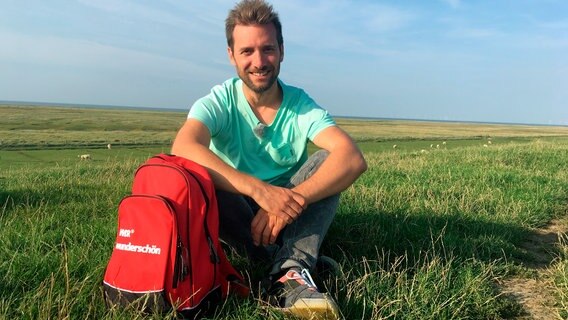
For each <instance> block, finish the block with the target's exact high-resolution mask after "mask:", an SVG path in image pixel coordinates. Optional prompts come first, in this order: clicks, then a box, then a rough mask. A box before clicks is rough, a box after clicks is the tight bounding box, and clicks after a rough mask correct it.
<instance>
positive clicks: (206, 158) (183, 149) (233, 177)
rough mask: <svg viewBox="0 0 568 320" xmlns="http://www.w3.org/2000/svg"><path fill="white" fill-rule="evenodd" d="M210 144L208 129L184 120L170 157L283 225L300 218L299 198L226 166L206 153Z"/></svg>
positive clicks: (212, 155)
mask: <svg viewBox="0 0 568 320" xmlns="http://www.w3.org/2000/svg"><path fill="white" fill-rule="evenodd" d="M210 141H211V134H210V132H209V129H208V128H207V127H206V126H205V125H204V124H203V123H202V122H200V121H198V120H195V119H188V120H187V121H186V122H185V124H184V125H183V126H182V127H181V129H180V130H179V131H178V133H177V136H176V138H175V140H174V143H173V145H172V153H173V154H175V155H178V156H182V157H184V158H187V159H190V160H193V161H195V162H197V163H199V164H201V165H202V166H204V167H205V168H207V171H208V172H209V174H210V175H211V178H212V179H213V183H214V184H215V187H216V188H217V189H221V190H225V191H229V192H233V193H237V194H243V195H246V196H249V197H251V198H253V199H254V200H255V201H256V203H258V205H259V206H260V207H261V208H263V209H265V210H266V212H269V213H271V214H275V215H277V216H278V217H279V218H281V219H283V220H284V221H285V222H286V223H290V222H292V221H293V220H294V219H295V218H296V217H297V216H298V215H299V214H300V212H301V211H302V210H303V208H304V207H305V199H304V198H303V197H302V196H301V195H299V194H298V193H296V192H294V191H292V190H290V189H286V188H280V187H275V186H272V185H270V184H268V183H266V182H264V181H262V180H260V179H257V178H255V177H253V176H251V175H248V174H245V173H242V172H240V171H238V170H236V169H234V168H233V167H231V166H229V165H227V164H226V163H225V162H224V161H223V160H221V159H220V158H219V157H217V155H215V154H214V153H213V152H212V151H211V150H209V142H210Z"/></svg>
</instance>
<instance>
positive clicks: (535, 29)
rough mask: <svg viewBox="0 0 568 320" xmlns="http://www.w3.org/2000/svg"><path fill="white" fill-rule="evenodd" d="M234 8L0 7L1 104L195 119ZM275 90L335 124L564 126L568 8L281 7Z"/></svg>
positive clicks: (218, 1)
mask: <svg viewBox="0 0 568 320" xmlns="http://www.w3.org/2000/svg"><path fill="white" fill-rule="evenodd" d="M234 3H235V1H233V0H230V1H225V0H209V1H182V0H176V1H174V0H161V1H155V0H136V1H135V0H65V1H64V0H50V1H44V0H0V7H1V8H2V10H0V44H1V45H0V100H16V101H38V102H62V103H81V104H102V105H121V106H144V107H164V108H186V109H187V108H189V106H190V105H191V104H192V103H193V102H194V101H195V100H196V99H197V98H199V97H201V96H203V95H205V94H207V93H208V92H209V90H210V88H211V87H212V86H213V85H215V84H219V83H221V82H222V81H224V80H225V79H227V78H229V77H232V76H234V75H235V71H234V69H233V67H232V66H231V65H230V63H229V61H228V59H227V55H226V40H225V36H224V19H225V17H226V14H227V12H228V10H229V9H230V8H231V7H232V6H233V5H234ZM271 3H272V4H273V5H274V7H275V9H276V10H277V11H278V12H279V14H280V18H281V20H282V23H283V32H284V46H285V59H284V62H283V64H282V71H281V74H280V77H281V79H282V80H283V81H285V82H286V83H288V84H291V85H295V86H298V87H302V88H304V89H305V90H306V91H307V92H308V93H309V94H310V95H311V96H312V97H313V98H314V99H315V100H316V101H318V102H319V104H320V105H322V106H323V107H325V108H327V109H328V110H329V111H330V112H331V113H332V114H334V115H349V116H362V117H388V118H412V119H434V120H457V121H458V120H466V121H487V122H514V123H541V124H561V125H568V1H565V0H538V1H536V0H533V1H530V0H491V1H489V0H475V1H474V0H471V1H466V0H420V1H418V0H415V1H378V0H377V1H370V0H369V1H364V0H352V1H343V0H337V1H334V0H309V1H308V0H275V1H272V2H271Z"/></svg>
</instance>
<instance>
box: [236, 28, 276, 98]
mask: <svg viewBox="0 0 568 320" xmlns="http://www.w3.org/2000/svg"><path fill="white" fill-rule="evenodd" d="M228 53H229V59H230V60H231V63H232V64H233V65H234V66H235V67H236V69H237V74H238V75H239V78H241V80H243V82H244V83H245V85H246V86H247V87H248V88H249V89H251V90H252V91H254V92H256V93H263V92H265V91H267V90H268V89H270V88H271V87H272V86H273V85H274V83H275V82H276V79H277V78H278V74H279V73H280V62H282V60H283V59H284V52H283V48H282V47H279V46H278V41H277V40H276V28H275V27H274V25H272V24H265V25H250V26H243V25H236V26H235V29H234V31H233V48H232V49H231V48H228Z"/></svg>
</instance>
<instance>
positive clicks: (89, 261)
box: [0, 106, 568, 320]
mask: <svg viewBox="0 0 568 320" xmlns="http://www.w3.org/2000/svg"><path fill="white" fill-rule="evenodd" d="M184 120H185V112H179V113H178V112H154V111H136V110H118V109H117V110H97V109H74V108H55V107H16V106H7V107H0V140H1V143H2V144H1V145H0V230H1V232H0V319H109V320H115V319H116V320H118V319H121V320H122V319H124V320H126V319H175V317H174V316H173V315H171V314H169V315H166V316H165V317H164V316H161V315H151V316H146V315H141V314H139V313H137V312H135V311H132V310H126V311H121V310H108V309H107V308H106V307H105V304H104V300H103V296H102V291H101V280H102V275H103V272H104V268H105V266H106V263H107V261H108V258H109V256H110V253H111V251H112V247H113V242H114V237H115V233H116V208H117V205H118V203H119V201H120V199H121V198H122V197H124V196H125V195H126V194H128V193H129V191H130V186H131V183H132V176H133V173H134V171H135V170H136V168H137V167H138V166H139V165H140V164H141V163H142V162H143V161H145V160H146V159H147V158H148V157H149V156H151V155H153V154H155V153H158V152H167V151H168V150H169V147H170V145H171V141H172V139H173V137H174V135H175V133H176V131H177V129H178V128H179V126H180V125H181V124H182V123H183V121H184ZM338 123H339V125H340V126H341V127H343V128H344V129H345V130H346V131H347V132H349V133H351V134H352V135H353V137H354V138H355V139H356V140H357V142H358V145H359V146H360V148H361V149H362V150H363V152H364V154H365V158H366V159H367V162H368V164H369V169H368V171H367V172H366V173H365V174H363V175H362V176H361V177H360V178H359V179H358V180H357V181H356V183H355V184H354V185H353V186H351V187H350V188H349V189H347V190H346V191H345V192H343V194H342V196H341V202H340V207H339V210H338V213H337V217H336V219H335V221H334V222H333V224H332V225H331V228H330V231H329V233H328V235H327V236H326V240H325V242H324V244H323V247H322V252H323V254H326V255H329V256H331V257H333V258H334V259H336V260H337V261H338V262H339V263H340V265H341V266H342V269H343V272H344V274H343V276H341V277H339V278H338V279H336V281H335V282H326V283H325V288H327V290H329V292H330V293H331V294H332V295H333V296H335V297H336V298H337V302H338V304H339V307H340V309H341V312H342V314H343V316H344V317H345V319H347V320H349V319H373V320H374V319H404V320H415V319H431V320H439V319H447V320H453V319H480V320H481V319H527V317H526V316H527V314H526V310H524V309H523V308H524V307H523V305H521V304H520V303H519V301H518V300H516V299H515V298H514V296H511V295H509V294H505V292H504V290H503V288H502V284H503V283H504V282H505V281H507V280H510V279H511V278H515V279H516V281H540V282H537V283H538V284H539V285H540V284H543V283H544V284H546V287H547V288H548V290H549V291H550V292H552V294H551V295H550V296H547V299H548V303H549V305H550V309H548V310H549V313H548V314H547V315H550V319H568V241H566V240H567V239H568V238H567V237H566V235H565V234H564V238H563V239H564V241H562V242H560V243H558V244H555V245H549V246H543V247H542V248H537V249H539V250H542V252H537V254H535V252H534V249H535V247H536V246H537V245H536V244H535V243H532V242H531V243H529V244H528V245H527V241H528V240H527V239H535V238H536V237H544V236H546V237H548V238H550V237H554V236H555V235H554V234H549V233H546V234H542V233H541V230H539V229H537V228H542V227H543V226H547V225H548V224H549V223H550V222H551V221H560V220H562V221H568V220H567V214H568V203H567V202H568V170H566V168H567V167H566V160H567V159H568V128H567V127H548V126H516V125H491V124H471V123H468V124H459V123H437V122H422V121H418V122H409V121H361V120H353V119H338ZM109 143H111V144H112V146H111V149H110V150H109V149H107V144H109ZM395 145H396V146H395ZM312 149H313V148H312ZM84 153H88V154H91V156H92V160H85V161H82V160H80V159H79V158H78V155H80V154H84ZM567 225H568V223H567ZM538 245H539V246H540V245H542V244H538ZM230 258H231V259H232V261H233V262H235V265H236V266H237V267H238V268H239V269H240V270H243V272H245V273H246V274H247V275H249V276H250V277H251V278H252V279H253V285H256V283H254V281H255V279H256V280H258V279H257V278H258V277H259V273H261V271H262V270H259V269H258V268H256V269H255V267H254V266H251V265H250V264H249V263H248V262H247V261H246V259H243V258H241V257H238V256H235V255H234V254H231V255H230ZM535 264H538V265H539V266H540V267H539V268H540V269H539V270H536V271H535V268H534V267H532V266H534V265H535ZM518 279H520V280H518ZM544 286H545V285H542V287H544ZM207 319H232V320H236V319H239V320H240V319H242V320H244V319H247V320H248V319H257V320H261V319H281V320H282V319H287V318H286V317H285V316H283V315H280V314H278V313H276V312H275V311H274V310H271V309H268V308H265V305H264V304H263V303H262V302H260V300H259V297H258V296H253V297H251V299H247V300H237V299H230V300H229V301H228V302H227V303H226V304H225V305H223V306H222V307H221V308H219V310H218V312H217V313H216V314H215V315H214V316H212V317H210V318H207Z"/></svg>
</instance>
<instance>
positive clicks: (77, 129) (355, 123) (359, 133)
mask: <svg viewBox="0 0 568 320" xmlns="http://www.w3.org/2000/svg"><path fill="white" fill-rule="evenodd" d="M185 117H186V112H185V111H180V112H158V111H138V110H125V109H89V108H57V107H29V106H28V107H25V106H0V137H1V138H0V142H1V145H0V148H1V149H2V150H8V149H45V148H57V147H64V148H74V147H77V148H81V147H89V148H104V147H106V145H107V144H108V143H112V144H115V145H124V146H144V145H152V146H155V145H170V144H171V142H172V140H173V138H174V136H175V133H176V132H177V130H178V129H179V127H180V126H181V125H182V124H183V122H184V121H185ZM337 123H338V124H339V126H341V127H342V128H343V129H344V130H345V131H347V132H348V133H349V134H351V135H352V136H353V138H354V139H355V140H357V141H359V142H364V141H371V142H376V141H379V142H380V141H393V140H404V141H407V140H427V141H426V143H425V144H422V145H426V146H429V144H430V143H433V144H438V143H441V142H442V141H443V140H479V141H481V140H483V139H487V138H493V139H497V140H500V141H511V138H520V137H523V138H526V137H531V138H534V137H568V127H553V126H529V125H502V124H474V123H449V122H426V121H405V120H353V119H342V118H339V119H337ZM391 146H392V145H391Z"/></svg>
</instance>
